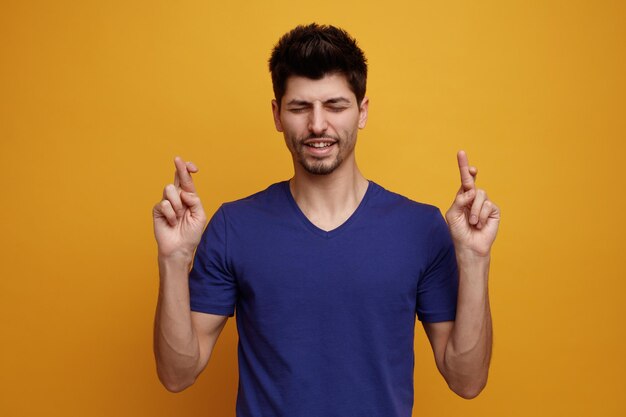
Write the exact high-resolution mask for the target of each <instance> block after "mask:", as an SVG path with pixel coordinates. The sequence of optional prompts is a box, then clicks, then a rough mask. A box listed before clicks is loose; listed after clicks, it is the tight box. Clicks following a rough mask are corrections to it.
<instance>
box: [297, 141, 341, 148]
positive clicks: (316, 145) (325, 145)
mask: <svg viewBox="0 0 626 417" xmlns="http://www.w3.org/2000/svg"><path fill="white" fill-rule="evenodd" d="M335 143H337V141H335V140H329V139H326V140H324V139H309V140H307V141H305V142H304V145H306V146H308V147H309V148H315V149H323V148H328V147H329V146H332V145H334V144H335Z"/></svg>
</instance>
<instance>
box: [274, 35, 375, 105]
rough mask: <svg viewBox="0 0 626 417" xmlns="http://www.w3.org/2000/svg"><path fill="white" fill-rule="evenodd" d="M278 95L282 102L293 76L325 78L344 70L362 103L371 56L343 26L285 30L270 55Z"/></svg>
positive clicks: (358, 101)
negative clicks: (366, 53)
mask: <svg viewBox="0 0 626 417" xmlns="http://www.w3.org/2000/svg"><path fill="white" fill-rule="evenodd" d="M269 67H270V72H271V73H272V85H273V87H274V97H275V98H276V101H277V102H278V107H279V108H280V102H281V100H282V98H283V96H284V95H285V90H286V87H287V79H288V78H289V77H291V76H294V75H295V76H301V77H307V78H310V79H313V80H319V79H322V78H323V77H324V76H326V75H328V74H333V73H341V74H343V75H344V76H345V77H346V79H347V81H348V84H349V85H350V89H351V90H352V92H353V93H354V95H355V96H356V100H357V103H358V104H359V105H361V101H362V100H363V97H365V86H366V83H367V59H366V58H365V54H364V53H363V51H362V50H361V48H359V47H358V46H357V42H356V39H354V38H353V37H352V36H350V35H349V34H348V32H346V31H345V30H343V29H340V28H337V27H335V26H330V25H318V24H316V23H311V24H310V25H306V26H303V25H299V26H297V27H296V28H294V29H292V30H291V31H289V32H287V33H286V34H284V35H283V36H282V37H281V38H280V39H279V41H278V43H277V44H276V45H275V46H274V49H273V50H272V55H271V56H270V59H269Z"/></svg>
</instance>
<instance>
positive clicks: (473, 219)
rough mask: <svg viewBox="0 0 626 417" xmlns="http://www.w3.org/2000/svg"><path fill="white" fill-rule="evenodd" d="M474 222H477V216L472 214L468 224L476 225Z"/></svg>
mask: <svg viewBox="0 0 626 417" xmlns="http://www.w3.org/2000/svg"><path fill="white" fill-rule="evenodd" d="M476 222H478V216H477V215H475V214H472V215H471V216H470V223H472V224H476Z"/></svg>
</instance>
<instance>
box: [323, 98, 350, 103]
mask: <svg viewBox="0 0 626 417" xmlns="http://www.w3.org/2000/svg"><path fill="white" fill-rule="evenodd" d="M338 103H346V104H350V100H348V99H347V98H345V97H333V98H329V99H328V100H326V101H325V102H324V104H338Z"/></svg>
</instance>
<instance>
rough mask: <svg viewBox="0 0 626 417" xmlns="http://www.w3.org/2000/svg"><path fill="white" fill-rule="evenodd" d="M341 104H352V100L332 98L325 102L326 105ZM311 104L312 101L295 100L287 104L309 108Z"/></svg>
mask: <svg viewBox="0 0 626 417" xmlns="http://www.w3.org/2000/svg"><path fill="white" fill-rule="evenodd" d="M339 103H346V104H350V100H348V99H347V98H345V97H332V98H329V99H328V100H325V101H324V104H339ZM310 104H311V102H310V101H306V100H298V99H295V98H294V99H292V100H289V101H288V102H287V105H288V106H308V105H310Z"/></svg>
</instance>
